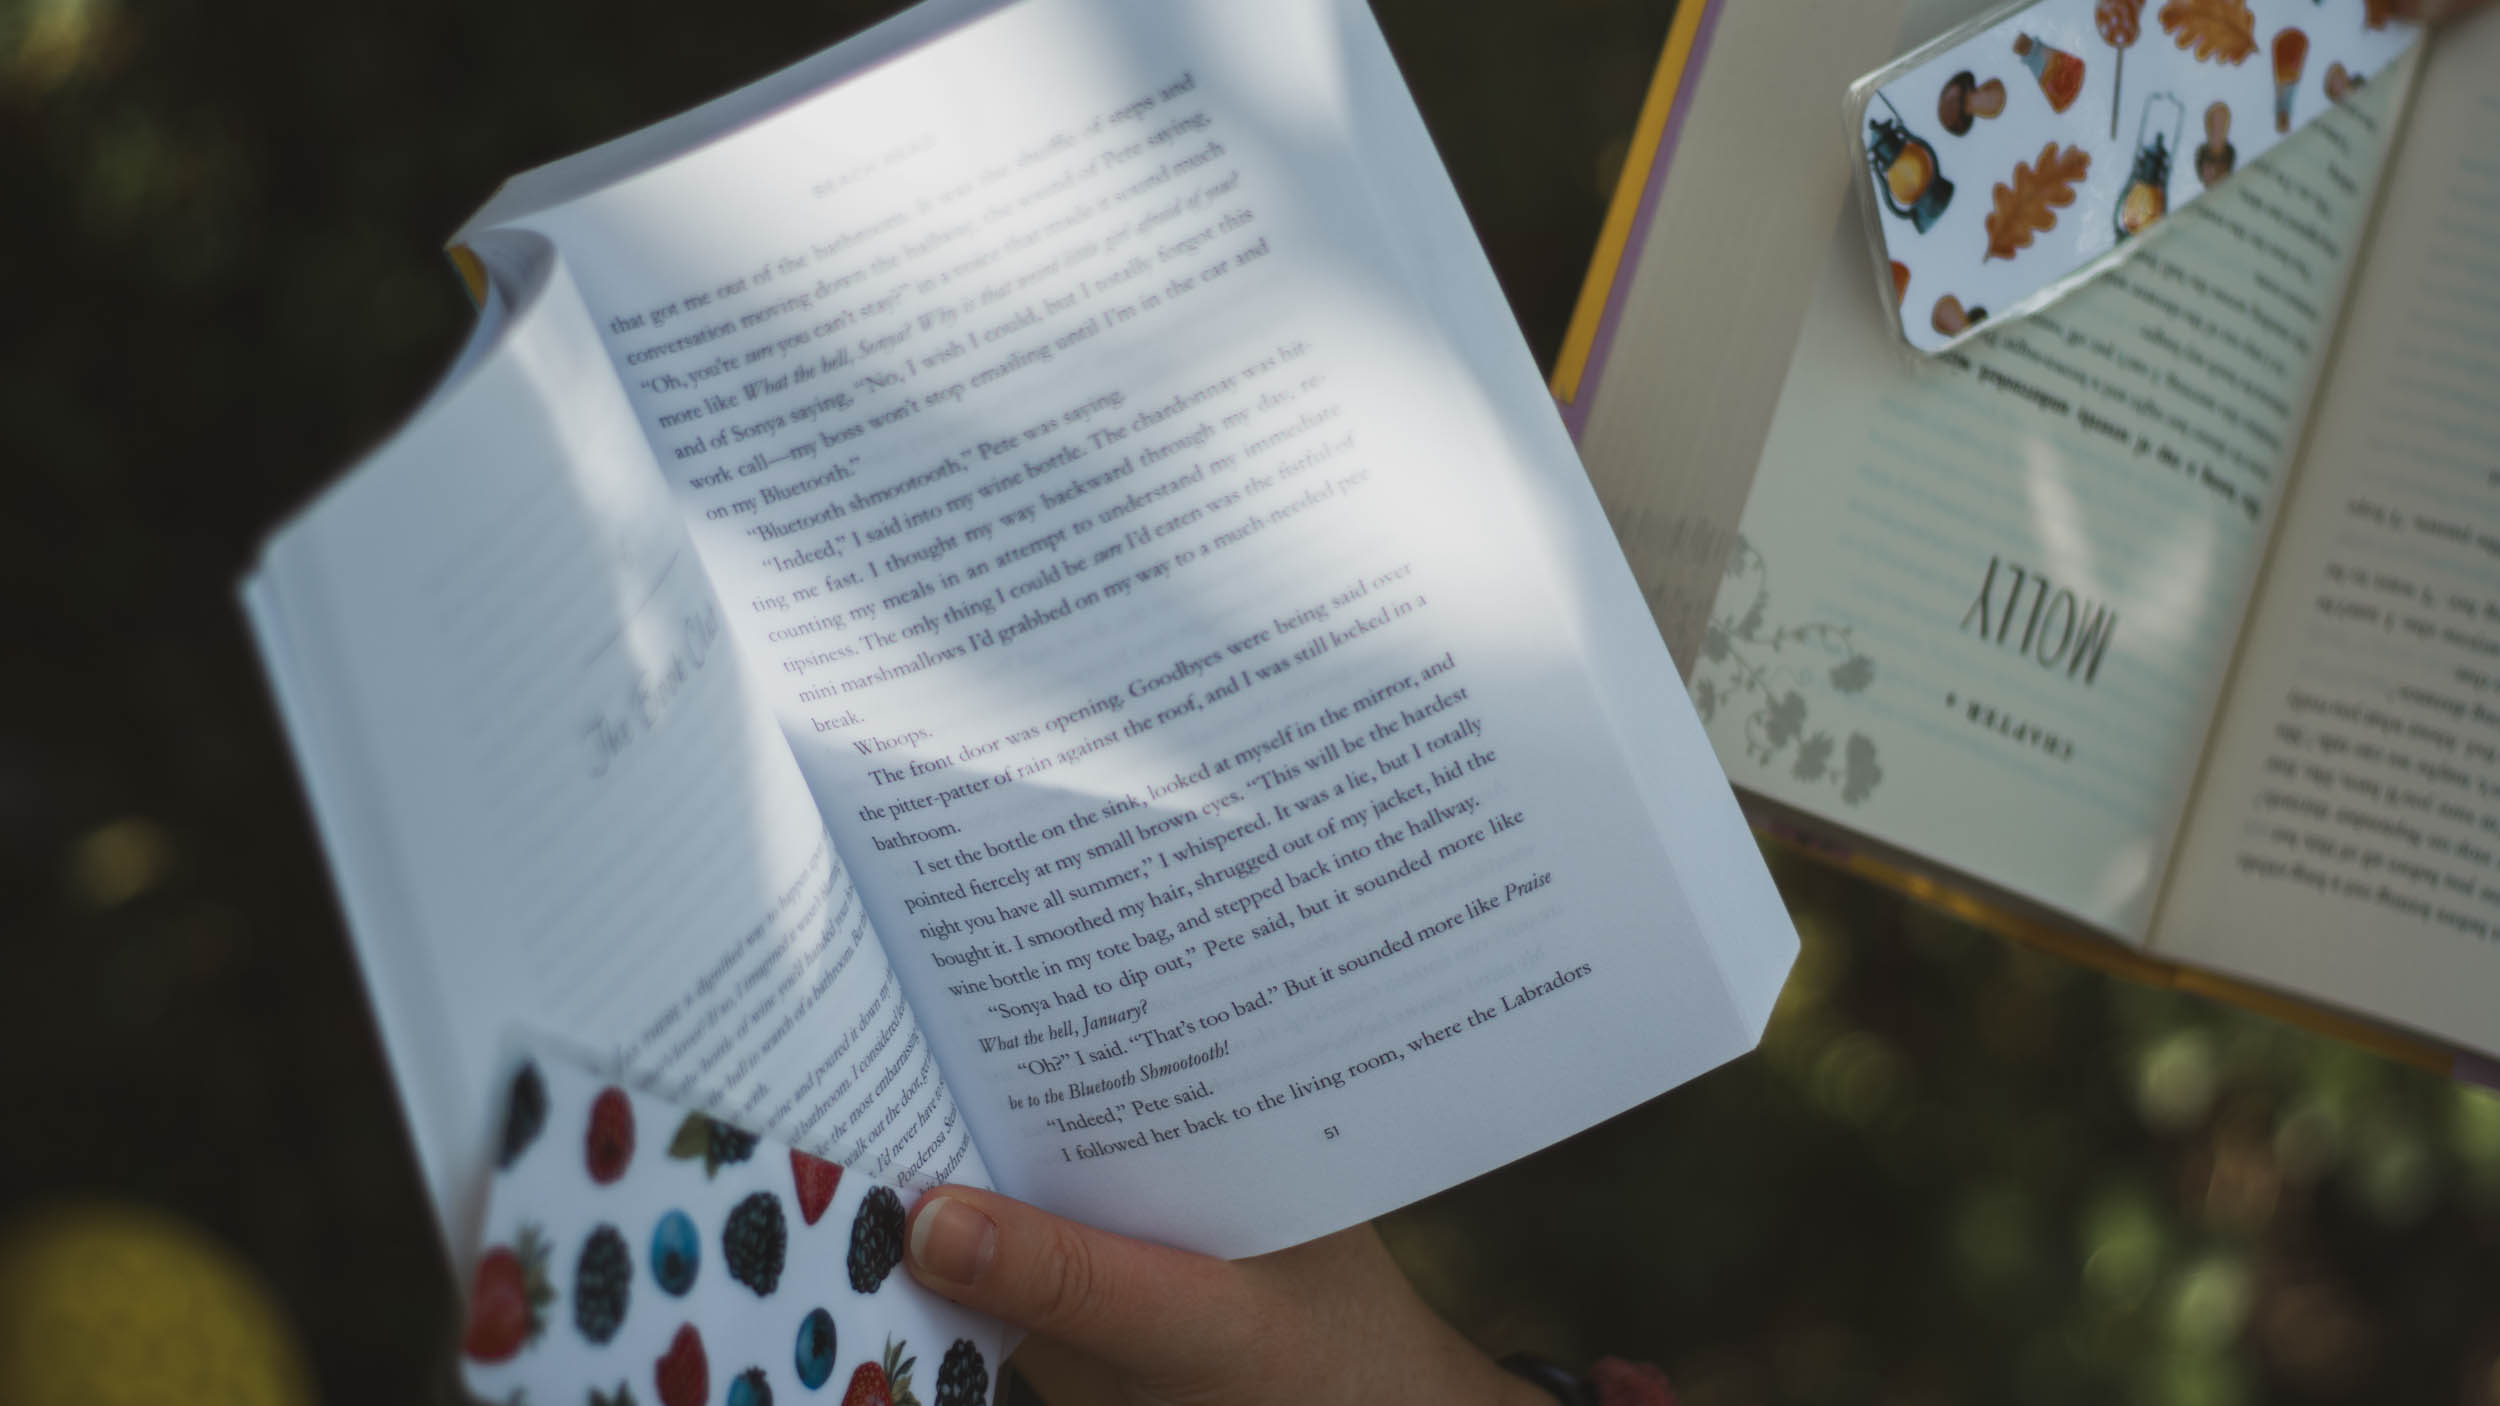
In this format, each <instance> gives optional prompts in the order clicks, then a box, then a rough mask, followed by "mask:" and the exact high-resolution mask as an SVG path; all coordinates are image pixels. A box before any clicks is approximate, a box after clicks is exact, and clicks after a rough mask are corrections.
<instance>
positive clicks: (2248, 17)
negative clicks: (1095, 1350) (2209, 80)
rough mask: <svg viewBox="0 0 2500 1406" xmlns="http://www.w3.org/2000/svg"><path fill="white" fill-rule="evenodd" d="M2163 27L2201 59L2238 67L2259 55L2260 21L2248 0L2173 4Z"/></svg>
mask: <svg viewBox="0 0 2500 1406" xmlns="http://www.w3.org/2000/svg"><path fill="white" fill-rule="evenodd" d="M2161 27H2162V28H2163V29H2164V30H2167V31H2168V32H2169V34H2170V37H2171V38H2172V39H2175V40H2177V41H2178V43H2179V47H2180V48H2182V49H2189V50H2193V51H2194V52H2195V54H2196V56H2197V57H2198V58H2200V59H2206V60H2210V61H2212V62H2214V63H2223V64H2238V63H2244V62H2246V61H2247V59H2248V56H2249V55H2250V54H2253V53H2255V52H2257V17H2256V16H2255V15H2252V14H2250V13H2249V12H2248V0H2170V3H2169V4H2167V5H2164V6H2162V7H2161Z"/></svg>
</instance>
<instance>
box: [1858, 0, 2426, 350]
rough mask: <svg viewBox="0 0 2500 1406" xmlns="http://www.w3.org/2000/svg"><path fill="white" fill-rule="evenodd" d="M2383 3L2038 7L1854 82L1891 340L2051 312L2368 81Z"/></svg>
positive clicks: (2002, 14)
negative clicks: (1887, 281) (2153, 231)
mask: <svg viewBox="0 0 2500 1406" xmlns="http://www.w3.org/2000/svg"><path fill="white" fill-rule="evenodd" d="M2418 34H2419V29H2418V26H2415V25H2413V24H2410V23H2408V22H2406V21H2403V20H2399V19H2397V18H2396V17H2395V15H2394V4H2393V0H2039V3H2037V4H2032V5H2027V6H2018V7H2015V8H2013V9H2009V10H2002V11H1998V12H1997V13H1996V14H1994V15H1993V16H1991V17H1989V18H1986V19H1983V20H1981V21H1980V22H1979V23H1978V25H1976V26H1975V27H1973V28H1972V29H1970V30H1967V31H1963V32H1958V33H1956V34H1952V35H1948V36H1946V37H1945V38H1943V39H1941V40H1938V41H1937V42H1936V43H1933V44H1930V45H1928V46H1926V47H1925V48H1922V49H1919V50H1917V51H1916V52H1913V53H1911V54H1909V55H1907V56H1905V57H1904V58H1902V59H1900V60H1898V61H1897V62H1895V63H1893V64H1892V65H1890V66H1888V67H1886V68H1884V69H1882V70H1880V71H1878V72H1876V73H1874V74H1870V75H1868V76H1867V77H1866V78H1863V79H1860V80H1859V81H1858V82H1857V83H1856V84H1855V85H1853V86H1852V88H1851V90H1850V92H1851V96H1852V99H1853V101H1852V103H1851V107H1852V110H1853V112H1854V113H1855V114H1856V116H1855V122H1854V125H1855V132H1856V141H1857V143H1858V146H1859V156H1860V159H1861V163H1862V165H1863V166H1864V168H1865V170H1866V172H1867V176H1868V180H1869V182H1870V184H1869V187H1868V194H1869V195H1870V197H1871V199H1870V201H1869V207H1868V208H1869V211H1870V215H1871V217H1872V219H1873V221H1874V224H1875V228H1876V241H1877V244H1878V247H1879V248H1880V249H1881V251H1882V255H1881V257H1882V259H1883V261H1884V262H1886V263H1889V264H1890V266H1891V267H1890V273H1891V288H1890V292H1891V294H1892V300H1893V303H1894V306H1895V307H1896V308H1897V309H1898V310H1899V316H1900V323H1901V335H1902V336H1903V337H1904V338H1905V339H1907V340H1908V342H1909V343H1910V345H1911V346H1913V347H1916V348H1918V349H1919V350H1921V351H1926V352H1936V351H1942V350H1944V349H1945V348H1947V347H1949V346H1952V345H1953V344H1954V343H1956V342H1958V341H1960V340H1962V339H1963V338H1964V337H1967V336H1969V335H1970V334H1971V333H1972V332H1974V331H1975V330H1976V329H1977V328H1978V327H1979V325H1980V324H1981V323H1982V322H1984V321H1986V320H1987V318H1988V316H1989V314H1990V312H1991V311H1994V312H1995V313H1996V315H1997V316H1999V317H2000V318H2002V317H2006V316H2011V315H2015V314H2019V313H2024V312H2030V311H2032V310H2034V309H2036V308H2039V307H2042V306H2045V305H2046V304H2047V303H2048V302H2050V301H2052V300H2053V299H2054V298H2055V297H2056V296H2057V295H2058V294H2059V293H2061V292H2063V291H2064V290H2065V288H2066V287H2067V286H2069V285H2070V284H2072V283H2074V282H2080V281H2081V280H2082V279H2084V278H2086V277H2088V276H2090V275H2091V274H2092V273H2095V272H2097V271H2098V270H2099V268H2101V267H2103V266H2105V265H2106V263H2107V262H2108V261H2110V260H2111V259H2112V257H2113V256H2114V255H2115V254H2117V253H2118V252H2120V251H2121V249H2122V247H2123V246H2124V245H2125V244H2126V243H2127V241H2128V240H2130V239H2132V238H2134V237H2135V236H2137V235H2140V234H2142V233H2143V232H2144V231H2145V230H2146V229H2147V228H2149V227H2150V226H2152V225H2153V224H2154V223H2155V222H2157V221H2159V220H2161V219H2162V218H2163V217H2164V216H2166V215H2169V214H2173V213H2175V212H2176V211H2178V210H2179V209H2180V208H2182V207H2184V206H2185V205H2187V204H2188V203H2189V202H2191V201H2193V200H2194V199H2196V197H2197V196H2198V195H2199V194H2201V193H2202V192H2203V191H2205V190H2206V189H2207V188H2208V187H2211V186H2215V185H2219V184H2220V183H2222V182H2223V181H2224V180H2227V179H2229V178H2230V176H2231V175H2232V173H2233V172H2234V171H2236V170H2238V169H2240V168H2241V167H2244V166H2246V165H2248V164H2249V163H2250V162H2253V161H2255V160H2257V159H2258V158H2259V157H2262V156H2263V155H2265V153H2266V152H2267V151H2269V150H2271V149H2272V148H2273V147H2274V145H2275V144H2276V143H2277V142H2280V141H2282V140H2284V139H2285V138H2287V137H2289V136H2290V135H2291V134H2292V133H2293V132H2295V131H2297V130H2299V129H2300V128H2301V127H2303V126H2304V125H2306V124H2307V123H2308V122H2309V121H2310V120H2311V119H2313V118H2315V117H2316V116H2318V115H2319V114H2320V113H2323V112H2325V111H2327V110H2328V109H2329V108H2331V107H2333V106H2334V105H2335V104H2336V103H2338V102H2341V101H2342V100H2343V99H2344V97H2345V95H2346V94H2348V93H2350V92H2352V91H2353V90H2354V89H2356V88H2359V87H2361V86H2362V85H2363V84H2365V83H2367V82H2369V81H2370V80H2371V79H2373V78H2375V77H2377V76H2378V75H2379V74H2380V72H2381V71H2382V70H2383V69H2384V68H2385V67H2386V66H2387V65H2388V64H2389V63H2392V62H2393V61H2395V60H2396V59H2397V58H2399V57H2401V56H2402V55H2403V54H2404V52H2405V50H2407V49H2408V48H2410V47H2411V46H2412V45H2413V43H2414V41H2415V40H2416V38H2417V37H2418Z"/></svg>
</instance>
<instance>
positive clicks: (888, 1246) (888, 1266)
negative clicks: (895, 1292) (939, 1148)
mask: <svg viewBox="0 0 2500 1406" xmlns="http://www.w3.org/2000/svg"><path fill="white" fill-rule="evenodd" d="M902 1262H903V1198H902V1197H900V1196H897V1195H895V1194H894V1191H893V1188H891V1187H884V1186H880V1187H877V1188H876V1189H875V1190H872V1191H870V1192H869V1193H868V1196H867V1198H866V1199H865V1200H863V1201H861V1202H860V1203H859V1214H858V1215H856V1216H854V1217H852V1219H851V1254H850V1270H851V1287H852V1288H854V1289H857V1290H858V1291H859V1292H861V1293H863V1294H873V1293H875V1292H877V1288H878V1286H880V1285H882V1284H884V1283H885V1277H886V1276H887V1275H888V1274H891V1273H893V1272H894V1266H896V1265H898V1264H901V1263H902Z"/></svg>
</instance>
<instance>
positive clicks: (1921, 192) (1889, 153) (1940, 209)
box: [1866, 93, 1953, 234]
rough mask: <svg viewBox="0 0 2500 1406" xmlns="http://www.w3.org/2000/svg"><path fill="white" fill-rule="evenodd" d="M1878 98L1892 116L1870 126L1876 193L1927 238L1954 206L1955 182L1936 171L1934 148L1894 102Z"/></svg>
mask: <svg viewBox="0 0 2500 1406" xmlns="http://www.w3.org/2000/svg"><path fill="white" fill-rule="evenodd" d="M1875 97H1876V100H1877V101H1878V102H1881V103H1882V104H1883V105H1884V106H1885V107H1886V108H1887V109H1890V110H1891V112H1892V116H1891V117H1890V118H1877V119H1875V120H1873V121H1871V122H1869V123H1868V124H1867V128H1868V132H1869V135H1868V137H1867V142H1866V159H1867V165H1868V166H1869V167H1870V168H1871V169H1872V170H1873V171H1874V173H1875V189H1876V190H1878V191H1880V192H1881V193H1882V195H1883V199H1884V207H1885V208H1886V209H1888V210H1890V211H1892V213H1894V214H1896V215H1898V216H1900V217H1901V218H1902V219H1905V220H1908V221H1909V222H1910V224H1911V225H1912V227H1914V228H1916V229H1917V230H1918V232H1919V233H1921V234H1925V233H1926V232H1927V231H1928V230H1930V229H1933V228H1934V227H1935V224H1936V221H1938V220H1940V219H1942V218H1943V217H1944V209H1945V207H1946V206H1947V205H1950V204H1952V203H1953V182H1951V181H1948V180H1946V179H1945V178H1944V172H1943V171H1941V170H1939V169H1937V166H1936V149H1935V147H1933V146H1932V145H1930V144H1929V143H1928V141H1927V139H1926V138H1925V137H1922V136H1920V135H1918V134H1917V133H1915V132H1913V131H1911V130H1910V129H1909V125H1908V124H1907V123H1905V122H1903V121H1902V120H1901V110H1900V109H1899V108H1896V107H1893V105H1892V100H1891V99H1890V98H1887V97H1885V96H1884V95H1883V94H1881V93H1878V94H1876V95H1875Z"/></svg>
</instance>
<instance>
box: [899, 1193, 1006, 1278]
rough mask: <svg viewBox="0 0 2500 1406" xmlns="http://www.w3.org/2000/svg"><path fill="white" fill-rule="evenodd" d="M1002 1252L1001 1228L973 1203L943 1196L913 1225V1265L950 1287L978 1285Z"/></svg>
mask: <svg viewBox="0 0 2500 1406" xmlns="http://www.w3.org/2000/svg"><path fill="white" fill-rule="evenodd" d="M997 1253H998V1227H997V1226H996V1225H994V1224H992V1223H991V1221H990V1218H989V1217H988V1216H985V1215H983V1214H981V1213H980V1211H978V1210H976V1209H975V1208H974V1207H973V1206H972V1205H971V1203H969V1202H965V1201H958V1200H956V1199H955V1198H954V1197H952V1196H941V1197H939V1198H937V1199H936V1200H934V1201H932V1202H930V1203H929V1204H928V1205H926V1206H923V1207H921V1208H920V1214H919V1215H918V1216H917V1217H915V1218H914V1219H913V1220H912V1223H911V1262H912V1265H913V1266H914V1267H915V1268H917V1269H919V1270H920V1271H921V1272H923V1273H925V1274H928V1275H931V1276H933V1277H935V1278H938V1279H943V1280H945V1281H946V1282H947V1283H949V1284H977V1283H979V1282H980V1281H981V1275H982V1274H983V1273H984V1272H985V1271H987V1270H988V1269H989V1267H990V1258H991V1256H993V1255H995V1254H997Z"/></svg>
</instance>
